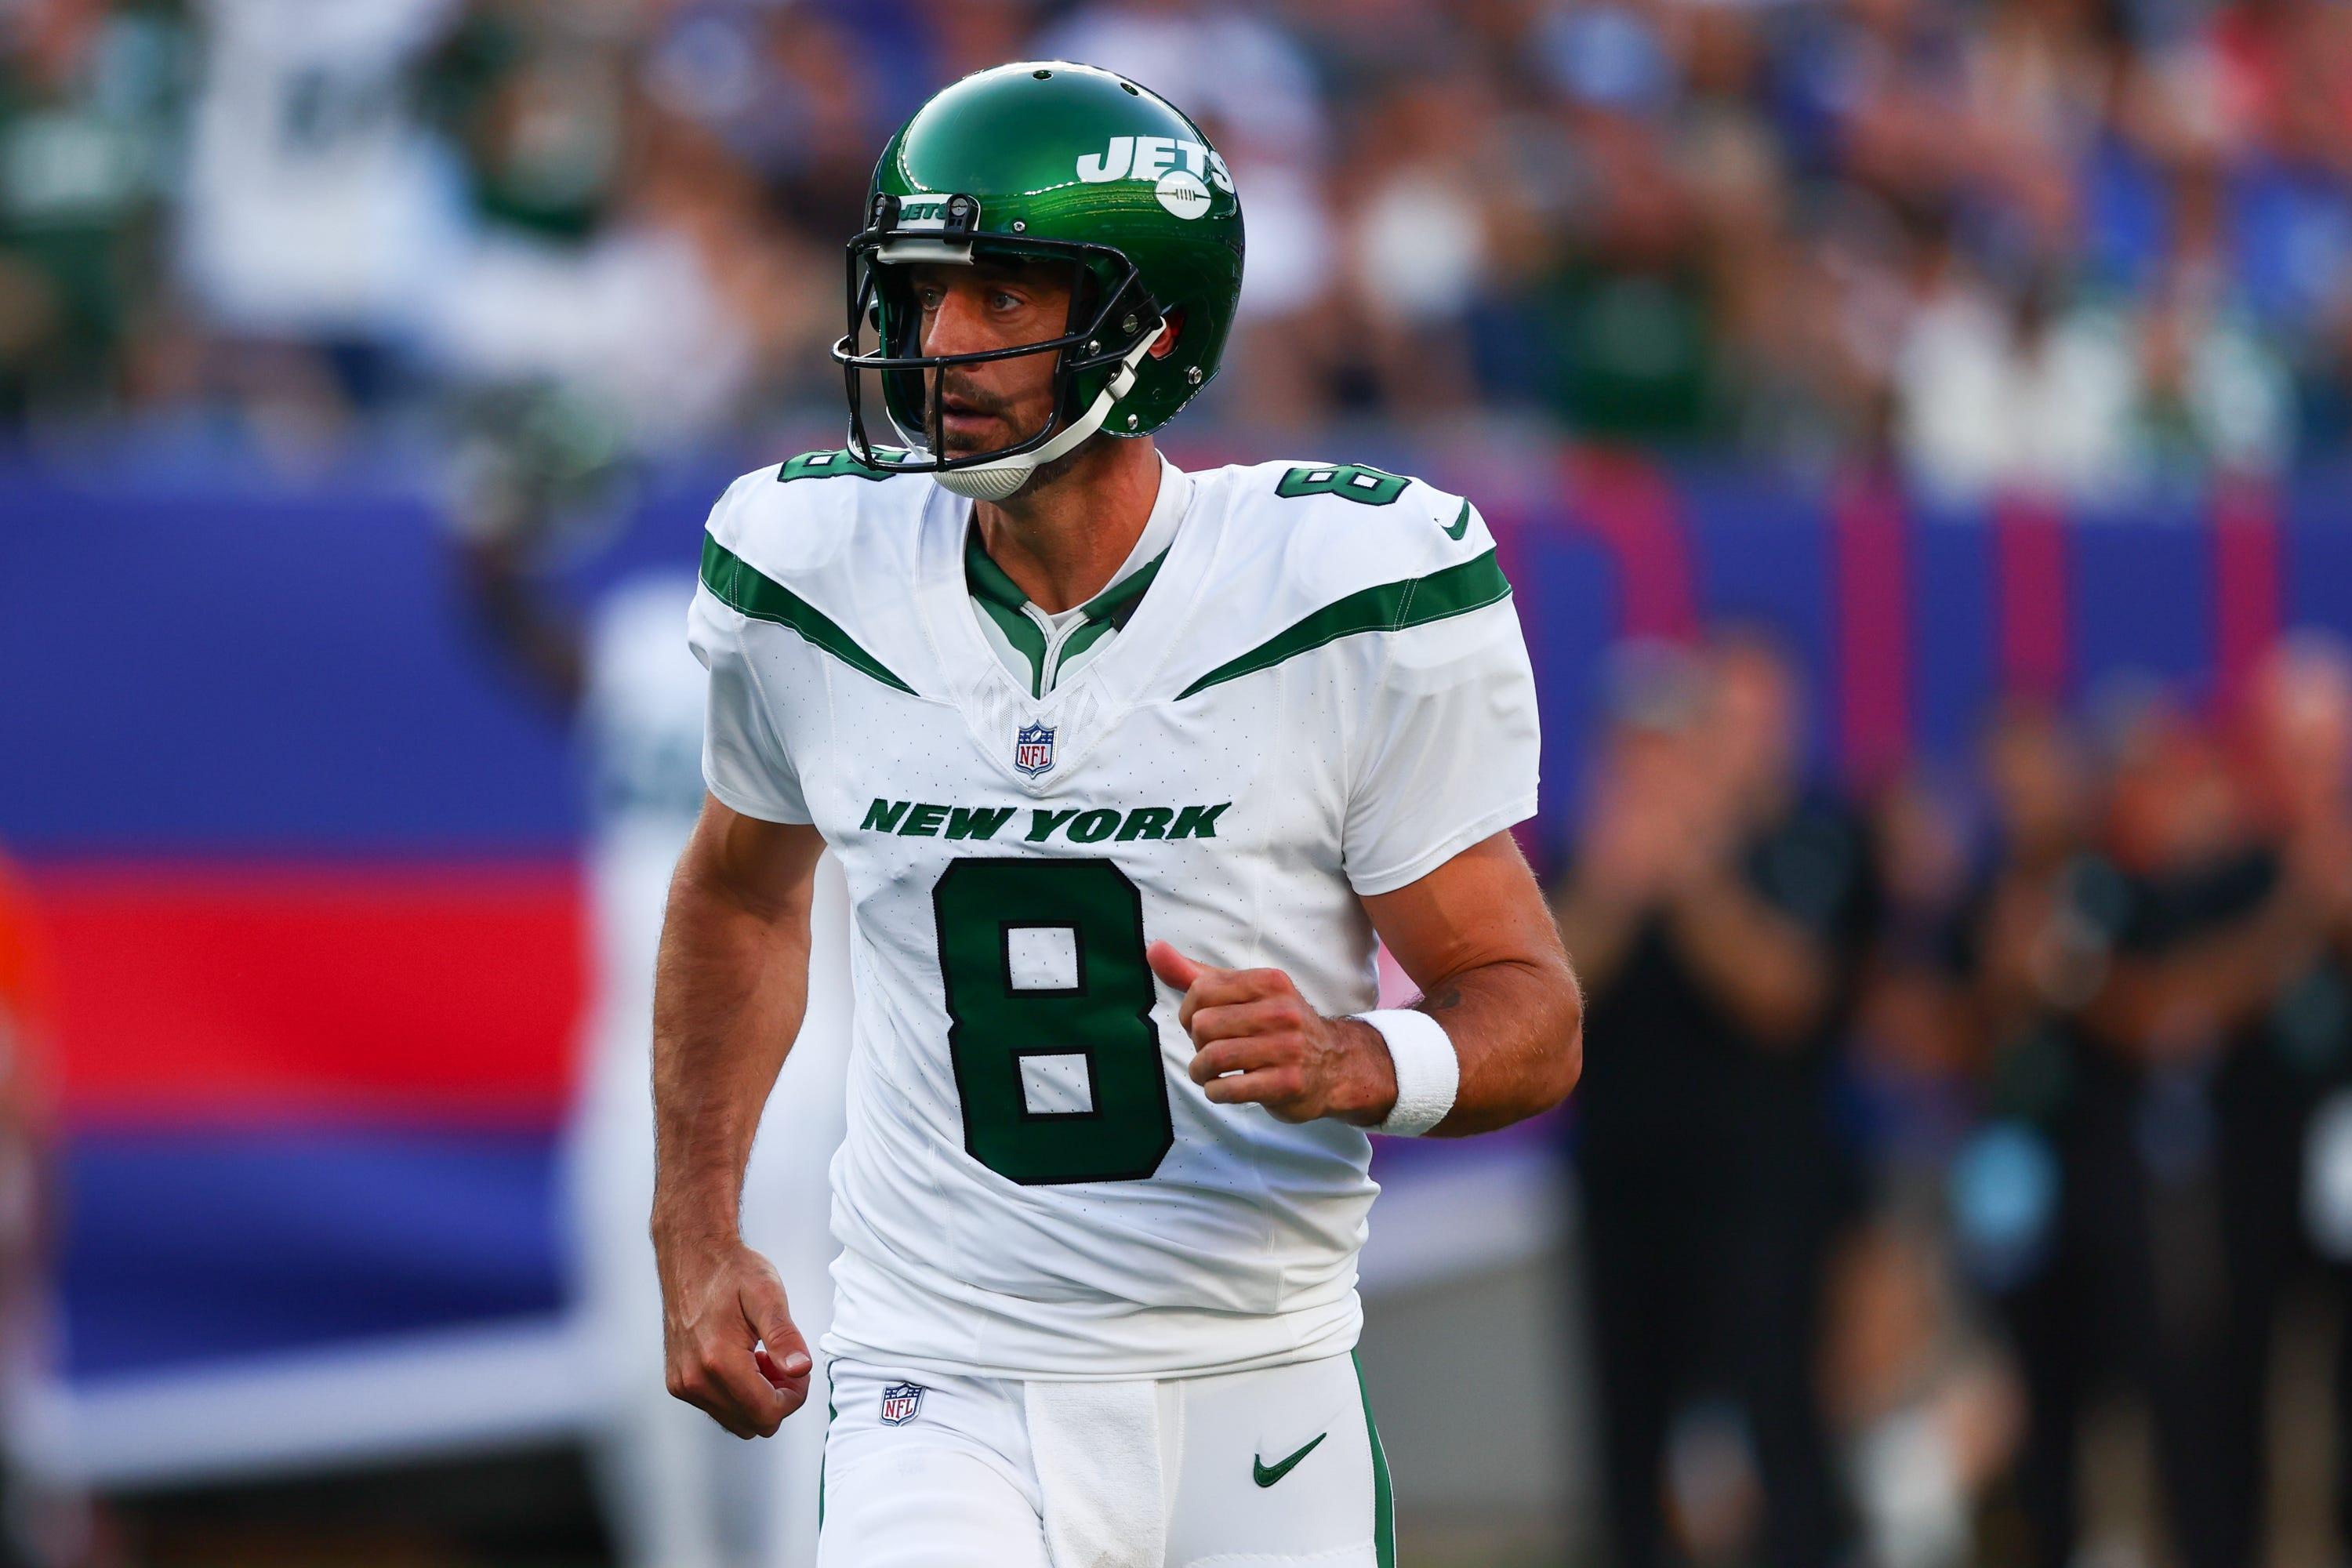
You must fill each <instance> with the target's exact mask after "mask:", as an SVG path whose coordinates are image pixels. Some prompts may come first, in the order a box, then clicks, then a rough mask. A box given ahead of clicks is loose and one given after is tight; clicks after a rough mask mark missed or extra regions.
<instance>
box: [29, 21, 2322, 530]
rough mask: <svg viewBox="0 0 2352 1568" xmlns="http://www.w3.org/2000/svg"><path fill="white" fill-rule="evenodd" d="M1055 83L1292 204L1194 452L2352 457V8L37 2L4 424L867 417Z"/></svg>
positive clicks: (547, 428)
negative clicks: (901, 319)
mask: <svg viewBox="0 0 2352 1568" xmlns="http://www.w3.org/2000/svg"><path fill="white" fill-rule="evenodd" d="M1047 55H1056V56H1064V57H1069V58H1080V59H1085V60H1088V61H1092V62H1096V63H1099V64H1103V65H1107V66H1109V67H1111V68H1116V69H1118V70H1121V71H1124V72H1127V73H1129V74H1130V75H1132V76H1134V77H1136V78H1137V79H1140V80H1142V81H1143V82H1145V83H1146V84H1148V85H1150V86H1152V87H1154V88H1157V89H1160V90H1161V91H1163V92H1165V93H1166V94H1168V95H1169V96H1170V97H1171V99H1173V100H1175V101H1176V102H1178V103H1179V104H1181V105H1182V106H1184V107H1185V108H1186V109H1187V110H1190V111H1191V112H1192V113H1193V114H1194V115H1195V116H1196V117H1197V118H1199V119H1200V120H1201V121H1202V123H1203V125H1204V126H1205V127H1206V128H1207V129H1208V130H1209V132H1210V133H1211V135H1212V136H1213V138H1214V139H1215V140H1216V141H1217V142H1218V143H1219V144H1220V145H1221V146H1222V147H1223V150H1224V151H1225V153H1226V154H1227V156H1228V158H1229V160H1230V162H1231V163H1232V164H1233V166H1234V169H1235V170H1236V171H1237V174H1238V176H1239V180H1240V184H1241V190H1242V194H1243V199H1244V209H1245V213H1246V216H1247V220H1248V226H1249V259H1248V278H1247V283H1246V287H1245V290H1244V300H1243V306H1244V320H1243V322H1242V325H1241V328H1240V331H1239V334H1238V337H1237V339H1236V342H1235V346H1234V353H1233V354H1232V356H1231V357H1230V360H1229V363H1228V366H1227V374H1225V375H1224V376H1223V378H1222V379H1221V382H1220V384H1218V385H1216V386H1214V387H1213V388H1212V389H1211V394H1210V395H1209V396H1208V397H1207V398H1206V399H1204V403H1203V408H1202V413H1201V414H1199V415H1197V416H1195V417H1194V419H1193V422H1192V423H1193V425H1194V426H1196V427H1198V426H1209V427H1212V428H1213V427H1215V426H1217V425H1218V424H1219V423H1220V422H1223V424H1224V425H1226V426H1228V427H1230V428H1234V429H1248V430H1252V431H1265V432H1267V433H1269V434H1270V435H1271V436H1280V435H1282V434H1284V433H1288V432H1305V431H1314V430H1319V429H1321V428H1324V427H1326V426H1328V425H1329V424H1330V423H1331V422H1333V421H1335V420H1344V419H1349V418H1357V417H1360V418H1368V419H1376V420H1379V421H1381V422H1384V423H1387V424H1392V425H1398V426H1404V427H1406V428H1407V429H1408V430H1411V429H1428V428H1430V427H1433V426H1434V427H1437V429H1439V430H1440V431H1442V430H1443V429H1444V428H1446V427H1449V426H1454V427H1458V426H1460V424H1461V423H1462V422H1464V421H1465V420H1468V419H1471V418H1474V417H1475V418H1477V419H1480V420H1484V421H1487V422H1489V423H1492V422H1494V421H1496V420H1497V419H1502V420H1507V421H1508V422H1509V423H1507V425H1506V426H1504V427H1505V428H1509V429H1515V430H1516V429H1524V430H1526V431H1528V432H1530V433H1532V434H1534V435H1537V436H1540V435H1542V434H1543V433H1546V432H1559V433H1563V434H1566V435H1568V436H1570V437H1578V438H1585V439H1593V440H1606V441H1617V442H1631V443H1637V444H1642V445H1645V446H1649V447H1657V448H1661V449H1666V450H1671V451H1677V452H1688V451H1696V452H1702V453H1712V452H1731V453H1736V454H1738V455H1740V456H1742V457H1743V458H1748V459H1749V460H1759V461H1769V462H1772V463H1775V464H1784V465H1788V466H1791V467H1794V468H1798V469H1801V470H1808V471H1819V470H1822V469H1824V468H1832V467H1835V466H1840V465H1847V464H1853V463H1856V462H1864V463H1876V462H1885V461H1893V462H1899V463H1901V464H1903V465H1904V466H1905V467H1906V468H1908V469H1910V470H1911V471H1912V472H1914V473H1915V474H1916V476H1918V478H1919V479H1921V481H1922V482H1923V483H1925V484H1927V485H1928V486H1930V487H1933V488H1934V489H1937V490H1938V491H1940V492H1944V493H1948V494H1950V495H1952V496H1955V497H1960V498H1965V497H1969V496H1974V495H1979V494H1982V493H1984V492H1986V491H1987V490H1989V489H1997V488H2021V489H2032V490H2035V491H2039V492H2043V493H2047V494H2050V495H2052V496H2054V497H2057V498H2061V499H2092V500H2097V499H2104V498H2110V497H2114V496H2116V495H2117V494H2119V493H2123V492H2128V491H2129V490H2131V489H2136V488H2143V487H2147V486H2151V485H2162V484H2166V483H2168V482H2171V481H2174V480H2177V479H2180V478H2182V477H2183V476H2187V477H2190V478H2195V477H2200V476H2205V475H2208V474H2210V473H2212V472H2214V471H2216V470H2221V471H2226V472H2230V473H2233V474H2236V473H2263V472H2267V471H2270V470H2273V469H2275V468H2279V467H2280V466H2282V465H2284V464H2287V463H2289V462H2293V461H2296V460H2299V459H2306V458H2325V457H2326V455H2328V454H2330V453H2334V452H2336V451H2338V450H2340V449H2341V448H2343V447H2345V446H2346V444H2347V440H2352V265H2347V261H2352V15H2347V12H2346V10H2345V8H2344V7H2343V6H2341V5H2335V4H2331V3H2328V0H1748V3H1741V4H1731V3H1700V0H1452V3H1445V4H1439V3H1435V0H1270V3H1265V4H1252V5H1238V4H1221V3H1217V0H1076V3H1054V0H370V3H368V4H365V5H320V4H317V3H316V0H0V428H5V429H6V430H9V431H13V432H15V433H16V434H17V435H18V436H20V437H23V436H30V437H36V438H37V437H41V436H43V435H45V434H54V433H57V432H60V431H68V432H69V431H72V430H75V429H80V428H87V427H88V426H89V425H90V424H91V423H92V422H112V421H130V422H135V423H142V424H148V425H157V426H164V427H166V428H167V429H177V430H188V429H193V430H195V431H198V432H200V433H202V434H204V435H205V436H206V437H218V436H220V435H222V434H224V433H226V434H228V435H230V436H232V437H237V438H244V439H249V440H251V441H252V442H253V443H254V444H255V445H256V446H257V447H258V448H259V449H260V450H261V451H263V452H264V453H265V454H273V455H278V456H281V457H285V458H289V460H298V461H299V459H300V458H303V457H304V456H306V455H314V454H315V453H317V452H318V451H319V450H320V449H321V448H326V449H332V448H333V447H335V445H336V443H337V442H338V441H339V440H341V439H342V438H344V437H347V436H349V435H350V434H351V433H352V431H354V430H355V429H356V430H359V431H362V432H365V433H377V432H381V431H382V430H383V428H385V427H387V426H389V427H391V428H393V429H394V430H402V429H420V430H423V431H425V432H426V433H427V434H428V435H429V434H432V433H434V432H436V431H437V432H441V433H443V435H444V437H445V438H446V432H448V431H451V430H453V429H455V430H465V431H476V430H479V429H482V428H490V429H504V428H509V427H512V428H516V429H519V430H520V432H521V433H522V436H523V437H524V438H525V439H527V440H529V441H530V442H533V443H536V446H537V449H541V450H544V451H545V452H547V453H549V454H551V458H550V464H551V466H552V467H553V468H556V469H557V470H559V471H561V470H562V468H564V466H565V465H566V464H573V465H578V466H588V465H592V464H593V462H594V461H596V460H598V459H599V458H609V457H610V456H611V455H613V454H614V453H616V452H617V453H627V452H632V451H638V450H643V449H647V448H655V449H661V448H668V447H677V446H678V445H680V444H693V443H697V442H706V441H723V440H728V439H740V438H741V437H744V436H746V435H747V434H748V435H753V436H756V435H757V434H758V433H759V432H761V431H763V430H772V429H774V428H776V427H778V426H779V425H780V423H781V424H784V425H791V426H794V427H799V426H803V425H805V424H807V423H809V422H810V421H812V420H821V421H822V422H823V423H824V425H825V426H830V425H831V424H832V422H833V421H834V420H835V418H836V417H837V415H836V413H835V399H836V397H837V395H838V393H837V388H838V382H837V378H836V376H835V373H834V372H833V371H832V369H831V368H830V366H829V365H828V363H827V362H826V360H825V358H824V346H825V344H826V342H828V341H829V340H830V338H831V337H832V336H834V335H835V333H836V332H837V331H839V330H840V325H841V321H842V316H843V310H844V302H843V300H842V298H841V292H842V273H843V261H842V257H841V251H840V247H841V245H842V243H843V241H844V240H845V238H846V237H847V235H848V232H849V230H850V227H851V226H852V225H853V223H854V222H855V221H856V215H857V213H858V211H859V196H860V194H861V193H862V190H863V188H864V184H865V182H866V176H867V174H868V172H869V170H870V167H871V163H872V160H873V158H874V156H875V154H876V153H877V150H878V149H879V147H880V145H881V143H882V141H883V140H884V138H885V137H886V135H887V133H888V132H889V130H890V129H891V127H892V126H893V125H895V124H896V123H897V122H898V121H899V120H900V119H901V118H903V117H904V116H905V115H906V114H907V113H908V112H909V111H910V110H912V109H913V107H914V106H915V105H916V104H917V103H919V101H920V100H921V99H922V97H923V96H924V95H925V94H926V93H927V92H928V91H929V90H930V89H933V88H934V87H936V86H938V85H939V84H940V83H941V82H943V81H945V80H947V79H951V78H952V77H954V76H955V75H957V74H960V73H961V72H963V71H966V70H969V69H972V68H978V67H982V66H984V65H989V64H992V63H996V62H998V61H1001V60H1003V59H1007V58H1020V57H1024V56H1047Z"/></svg>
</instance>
